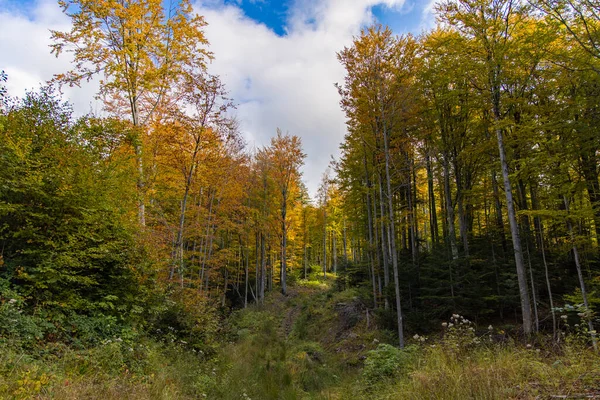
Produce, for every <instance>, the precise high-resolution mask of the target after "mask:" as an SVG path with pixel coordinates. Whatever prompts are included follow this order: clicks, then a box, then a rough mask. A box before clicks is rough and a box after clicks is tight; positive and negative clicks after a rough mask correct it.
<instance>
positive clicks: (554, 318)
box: [538, 221, 558, 340]
mask: <svg viewBox="0 0 600 400" xmlns="http://www.w3.org/2000/svg"><path fill="white" fill-rule="evenodd" d="M538 229H539V231H540V232H539V234H540V251H541V252H542V261H543V262H544V274H545V275H546V290H547V291H548V300H549V301H550V313H551V314H552V339H553V340H557V339H558V336H557V334H556V311H554V300H553V299H552V285H551V284H550V273H549V272H548V262H547V261H546V249H545V248H544V230H543V227H542V222H541V221H540V222H539V225H538Z"/></svg>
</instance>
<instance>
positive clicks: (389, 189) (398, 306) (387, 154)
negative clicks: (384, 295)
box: [383, 125, 404, 348]
mask: <svg viewBox="0 0 600 400" xmlns="http://www.w3.org/2000/svg"><path fill="white" fill-rule="evenodd" d="M383 143H384V150H385V180H386V187H387V200H388V216H389V226H390V232H391V234H390V237H389V242H390V247H391V252H392V268H393V269H394V286H395V289H396V314H397V322H398V344H399V345H400V348H404V328H403V320H402V301H401V299H400V275H399V271H398V254H397V252H396V233H395V232H396V229H395V223H394V219H395V218H394V206H393V203H392V184H391V177H390V151H389V139H388V132H387V129H386V127H385V125H384V127H383Z"/></svg>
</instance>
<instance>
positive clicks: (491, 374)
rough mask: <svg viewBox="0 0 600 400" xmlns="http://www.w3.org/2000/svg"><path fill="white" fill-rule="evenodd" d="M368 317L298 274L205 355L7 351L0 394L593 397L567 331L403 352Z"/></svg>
mask: <svg viewBox="0 0 600 400" xmlns="http://www.w3.org/2000/svg"><path fill="white" fill-rule="evenodd" d="M374 321H375V318H373V317H372V316H368V311H367V308H366V307H365V306H364V303H363V301H361V299H360V298H359V294H358V292H357V291H356V290H355V289H348V290H339V289H336V288H335V281H334V280H333V279H326V280H324V279H314V280H310V281H299V282H297V283H296V284H295V285H293V286H291V287H290V289H289V293H288V295H287V296H283V295H281V294H279V293H275V292H273V293H271V294H270V295H269V296H268V297H267V299H266V301H265V304H264V305H262V306H251V307H249V308H248V309H245V310H239V311H236V312H234V313H233V315H231V316H230V317H229V318H228V319H227V326H226V327H225V329H224V330H225V331H226V332H224V334H223V338H222V342H221V346H220V347H219V348H218V349H217V350H216V352H215V353H214V354H212V355H211V356H205V355H201V354H198V353H196V352H192V351H190V350H186V349H185V348H182V347H177V346H167V345H165V344H164V343H162V344H161V343H156V342H153V341H151V340H149V341H148V342H145V343H139V344H138V345H139V346H143V347H144V351H143V353H140V354H143V356H140V357H138V358H139V359H138V360H137V364H136V363H133V364H132V363H131V362H129V363H127V365H129V367H127V368H126V367H125V363H124V360H123V355H122V350H123V348H122V345H121V344H119V343H114V342H113V343H104V344H103V345H102V346H99V347H98V348H94V349H87V350H77V351H76V350H72V349H68V348H65V347H61V348H48V349H46V350H45V353H44V354H41V355H40V354H38V355H36V356H33V355H31V354H27V353H24V352H19V351H17V350H14V349H13V350H11V349H10V348H9V349H6V350H7V351H2V352H0V399H4V398H6V399H12V398H14V399H25V398H36V399H49V398H54V399H103V400H110V399H236V400H237V399H241V400H249V399H253V400H271V399H272V400H279V399H281V400H288V399H289V400H292V399H331V400H333V399H369V400H374V399H590V398H591V399H600V357H599V356H598V355H597V354H595V353H594V352H593V351H592V350H590V349H589V348H587V347H585V346H583V345H580V344H578V343H577V340H576V339H573V340H570V341H568V343H565V344H563V345H562V346H560V347H558V346H553V347H551V348H547V347H545V346H543V345H541V344H536V343H534V344H533V346H527V345H526V344H524V343H518V342H513V341H510V340H508V341H504V342H502V343H494V342H492V340H491V338H490V339H489V341H488V342H487V343H486V342H485V341H486V338H487V337H488V336H487V335H486V336H485V337H482V336H480V335H476V334H475V333H474V330H471V329H470V326H468V325H467V324H464V326H462V327H463V328H464V329H459V328H457V329H456V330H454V331H452V332H448V333H447V334H446V335H445V336H444V338H443V339H442V338H441V337H439V338H435V339H427V338H423V337H420V336H416V337H413V338H411V339H410V340H409V342H410V344H409V346H407V348H406V349H405V350H400V349H397V348H395V347H394V346H391V345H387V344H386V343H394V340H395V339H394V335H393V334H392V333H391V332H389V331H385V330H382V329H378V327H377V326H376V325H375V323H374ZM457 325H461V324H457ZM0 350H1V349H0ZM129 350H130V351H131V352H134V353H135V352H137V351H138V350H137V349H129ZM136 366H137V367H136Z"/></svg>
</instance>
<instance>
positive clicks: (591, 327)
mask: <svg viewBox="0 0 600 400" xmlns="http://www.w3.org/2000/svg"><path fill="white" fill-rule="evenodd" d="M563 200H564V202H565V209H566V210H567V213H569V201H568V200H567V197H566V196H563ZM567 228H568V229H569V236H570V237H571V244H572V248H573V257H574V258H575V267H576V268H577V277H578V278H579V289H580V290H581V297H582V298H583V306H584V307H585V319H586V320H587V324H588V328H589V330H590V333H591V335H592V344H593V346H594V350H595V351H598V343H597V341H596V334H595V333H592V332H595V330H594V324H593V322H592V317H591V315H590V305H589V302H588V297H587V290H586V288H585V280H584V279H583V271H582V269H581V261H580V259H579V250H578V248H577V245H576V244H575V243H576V242H575V233H574V231H573V223H572V222H571V219H570V218H567Z"/></svg>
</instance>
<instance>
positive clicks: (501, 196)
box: [0, 0, 600, 399]
mask: <svg viewBox="0 0 600 400" xmlns="http://www.w3.org/2000/svg"><path fill="white" fill-rule="evenodd" d="M57 7H61V8H62V10H63V12H64V13H65V14H66V15H67V16H68V17H69V19H70V20H71V29H70V30H69V31H51V32H50V35H51V37H52V42H53V45H52V47H51V49H49V51H51V52H52V53H53V54H54V55H56V57H72V59H73V62H72V64H71V67H72V69H71V70H69V71H64V73H62V74H58V75H55V77H54V79H53V80H52V81H49V82H47V83H46V84H44V85H43V86H41V87H40V88H39V89H38V90H36V91H30V92H28V93H27V94H26V95H25V96H23V97H22V98H19V97H15V96H13V95H12V94H11V93H10V91H8V90H7V82H10V79H11V76H10V75H7V74H6V73H5V72H4V71H2V72H1V74H0V349H1V351H0V398H7V399H13V398H14V399H28V398H36V399H49V398H58V399H83V398H86V399H87V398H90V399H95V398H98V399H99V398H103V399H113V398H114V399H121V398H129V399H146V398H157V399H193V398H213V399H250V398H252V399H361V398H373V399H380V398H381V399H396V398H398V399H404V398H407V399H432V398H436V399H468V398H473V399H509V398H510V399H554V398H573V399H575V398H577V399H582V398H600V355H599V353H598V343H597V341H598V339H597V331H596V329H597V328H598V327H599V326H600V317H599V314H598V312H599V311H600V134H599V133H598V126H599V125H600V102H599V99H600V17H599V15H600V5H598V3H597V2H595V1H592V0H527V1H522V0H442V1H441V2H438V3H436V4H435V6H434V8H435V14H436V18H437V19H436V21H437V23H436V25H435V27H433V28H432V29H430V30H427V31H424V32H423V33H422V34H420V35H411V34H403V35H397V34H395V33H394V32H393V31H392V30H391V29H390V28H388V27H386V26H382V25H379V24H374V25H371V26H368V27H364V28H363V29H362V31H361V33H360V34H359V35H357V36H355V37H354V40H353V42H352V44H351V45H349V46H347V47H344V48H340V49H339V52H338V53H337V59H338V60H339V63H340V65H341V66H342V67H343V68H344V70H345V77H344V80H343V81H340V82H337V83H336V82H331V85H335V88H337V91H338V92H339V104H340V107H341V109H342V111H343V112H344V113H345V116H346V126H347V134H346V136H345V137H344V140H343V142H342V143H341V144H340V149H341V153H340V154H341V155H340V157H339V158H336V159H332V161H331V163H330V166H329V168H328V169H327V170H326V171H324V172H323V176H322V179H321V183H320V186H319V189H318V193H317V195H316V196H314V198H311V196H310V193H309V190H308V189H307V186H306V184H305V182H304V181H303V174H302V168H303V166H304V163H305V159H306V154H305V152H304V149H303V144H302V138H301V137H299V136H296V135H295V134H294V132H287V131H286V129H285V127H273V135H272V138H271V140H270V143H268V144H267V145H265V146H263V147H259V148H251V147H250V146H249V145H248V144H247V143H246V142H245V140H244V137H243V134H242V132H241V128H240V124H239V121H237V120H236V117H235V105H236V102H235V99H232V98H230V95H229V93H228V91H227V88H226V87H225V85H224V84H223V83H222V81H221V79H220V77H219V76H215V75H212V74H210V73H209V72H208V69H209V68H208V65H209V64H210V62H211V60H212V59H213V58H214V57H215V55H214V54H213V53H212V52H211V50H210V44H209V43H208V40H207V39H206V37H205V33H204V29H205V27H206V25H207V22H206V21H205V19H204V18H203V17H202V16H200V15H198V14H196V13H195V11H194V8H193V4H192V3H191V2H190V0H178V1H173V2H171V6H170V7H167V8H165V4H164V2H163V1H162V0H61V1H59V2H58V5H57ZM315 45H317V44H315ZM94 78H95V79H99V81H100V89H99V93H98V98H99V99H101V101H102V103H103V106H104V111H103V113H102V114H101V115H95V114H92V113H90V114H88V115H85V116H76V115H75V113H74V111H73V106H72V105H71V104H69V103H68V102H66V101H65V100H64V99H63V96H62V95H61V88H63V87H73V86H78V85H79V84H80V83H82V82H85V81H89V80H90V79H94ZM323 134H326V132H324V133H323Z"/></svg>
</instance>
